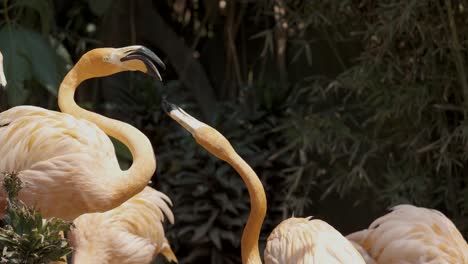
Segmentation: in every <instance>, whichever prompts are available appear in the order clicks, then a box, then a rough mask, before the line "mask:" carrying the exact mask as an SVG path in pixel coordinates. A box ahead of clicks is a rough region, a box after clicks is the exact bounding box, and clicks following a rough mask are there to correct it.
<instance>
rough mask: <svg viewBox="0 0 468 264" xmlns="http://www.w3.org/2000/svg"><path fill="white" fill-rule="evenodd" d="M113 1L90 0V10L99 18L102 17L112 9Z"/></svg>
mask: <svg viewBox="0 0 468 264" xmlns="http://www.w3.org/2000/svg"><path fill="white" fill-rule="evenodd" d="M111 3H112V1H111V0H99V1H95V0H88V4H89V8H91V11H93V13H94V14H95V15H97V16H102V15H104V13H105V12H106V11H107V10H108V9H109V8H110V6H111Z"/></svg>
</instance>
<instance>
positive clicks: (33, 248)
mask: <svg viewBox="0 0 468 264" xmlns="http://www.w3.org/2000/svg"><path fill="white" fill-rule="evenodd" d="M4 186H5V189H6V191H7V193H8V207H7V210H6V212H7V215H6V216H5V218H4V220H3V221H4V226H3V227H2V228H0V246H1V248H2V255H1V259H0V263H22V264H23V263H24V264H26V263H27V264H35V263H49V262H52V261H59V260H61V258H62V257H63V256H66V255H68V254H70V253H71V251H72V250H71V248H70V246H69V245H68V243H67V240H66V239H65V238H63V237H62V234H66V233H67V232H68V231H69V230H70V228H71V226H72V223H69V222H66V221H63V220H61V219H57V218H51V219H47V220H46V219H42V216H41V214H40V213H39V212H38V211H36V210H34V208H31V207H28V206H27V205H25V204H24V203H23V202H21V201H19V200H18V199H17V198H16V197H17V195H18V193H19V191H20V190H21V187H22V183H21V180H20V179H19V178H18V177H17V175H16V173H4Z"/></svg>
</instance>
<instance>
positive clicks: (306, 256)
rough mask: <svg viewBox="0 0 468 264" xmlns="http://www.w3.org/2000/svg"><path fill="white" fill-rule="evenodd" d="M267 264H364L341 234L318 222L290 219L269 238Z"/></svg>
mask: <svg viewBox="0 0 468 264" xmlns="http://www.w3.org/2000/svg"><path fill="white" fill-rule="evenodd" d="M264 258H265V263H266V264H289V263H291V264H293V263H297V264H324V263H327V264H344V263H347V264H365V262H364V260H363V259H362V257H361V255H360V254H359V253H358V252H357V251H356V249H355V248H354V247H353V246H352V244H351V243H350V242H349V241H348V240H347V239H346V238H344V237H343V236H342V235H341V234H340V232H338V231H337V230H336V229H334V228H333V227H332V226H330V225H329V224H327V223H326V222H324V221H321V220H309V219H308V218H289V219H287V220H285V221H283V222H282V223H280V224H279V225H278V226H277V227H276V228H275V229H274V230H273V232H272V233H271V234H270V236H269V237H268V241H267V246H266V248H265V252H264Z"/></svg>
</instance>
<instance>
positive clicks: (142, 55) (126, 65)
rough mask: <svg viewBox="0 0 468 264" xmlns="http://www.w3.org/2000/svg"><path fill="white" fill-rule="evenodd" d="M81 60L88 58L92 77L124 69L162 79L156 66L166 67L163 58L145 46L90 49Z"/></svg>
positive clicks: (87, 70)
mask: <svg viewBox="0 0 468 264" xmlns="http://www.w3.org/2000/svg"><path fill="white" fill-rule="evenodd" d="M81 60H88V62H90V63H87V65H88V67H87V69H85V70H86V72H88V73H89V74H90V75H92V77H101V76H107V75H111V74H114V73H118V72H122V71H140V72H143V73H146V74H148V75H150V76H152V77H154V78H156V79H158V80H162V78H161V74H160V73H159V71H158V68H157V67H156V66H159V67H161V68H162V69H165V68H166V66H165V65H164V63H163V62H162V60H161V59H160V58H159V57H158V56H157V55H156V54H154V52H152V51H151V50H149V49H148V48H146V47H144V46H139V45H135V46H128V47H123V48H98V49H93V50H91V51H88V52H87V53H86V54H84V55H83V57H82V58H81V59H80V61H81ZM89 65H91V67H89Z"/></svg>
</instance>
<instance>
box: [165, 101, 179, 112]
mask: <svg viewBox="0 0 468 264" xmlns="http://www.w3.org/2000/svg"><path fill="white" fill-rule="evenodd" d="M161 107H162V109H163V110H164V112H166V114H169V113H170V112H171V111H173V110H178V109H179V107H178V106H177V105H175V104H171V103H169V102H168V101H167V100H166V99H163V100H162V102H161Z"/></svg>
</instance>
